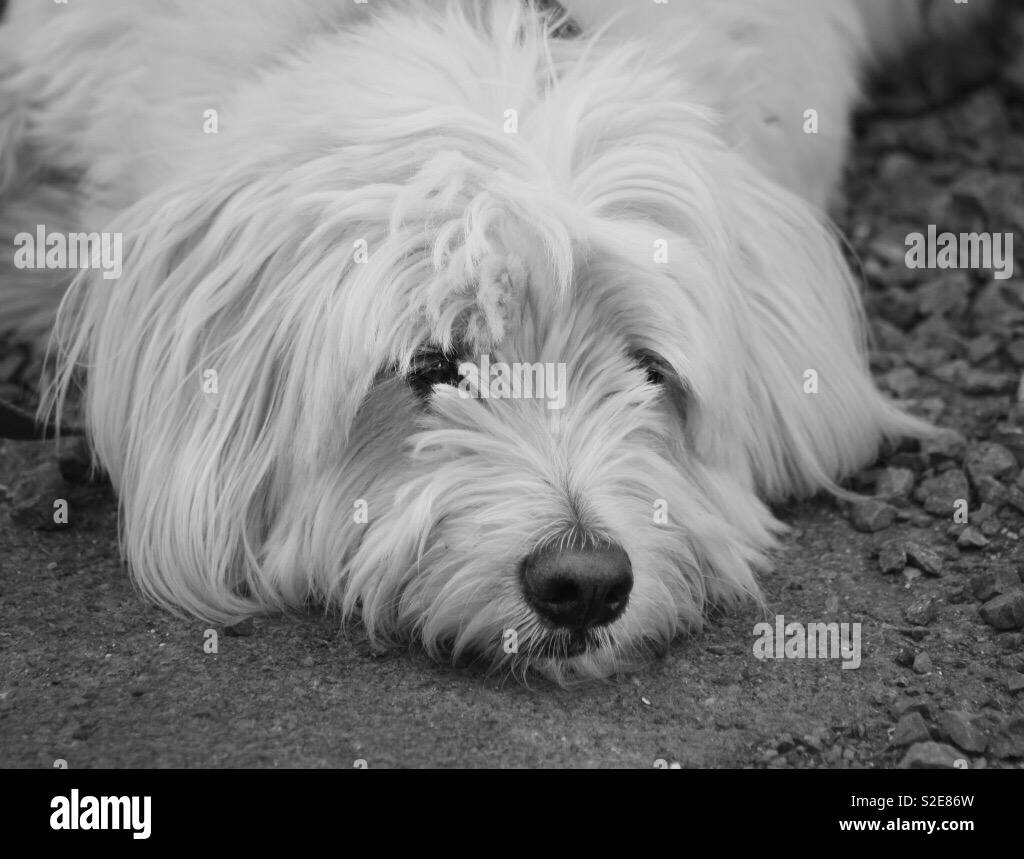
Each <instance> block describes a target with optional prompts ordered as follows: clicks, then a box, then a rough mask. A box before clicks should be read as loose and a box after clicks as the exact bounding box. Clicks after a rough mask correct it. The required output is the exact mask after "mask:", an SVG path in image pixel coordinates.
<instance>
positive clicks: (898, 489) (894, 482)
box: [875, 467, 914, 502]
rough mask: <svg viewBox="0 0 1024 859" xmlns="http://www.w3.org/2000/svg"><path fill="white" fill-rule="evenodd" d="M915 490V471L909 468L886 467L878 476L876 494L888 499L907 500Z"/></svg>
mask: <svg viewBox="0 0 1024 859" xmlns="http://www.w3.org/2000/svg"><path fill="white" fill-rule="evenodd" d="M913 491H914V472H913V471H911V470H910V469H909V468H892V467H890V468H885V469H883V470H882V473H881V474H880V475H879V476H878V483H877V484H876V486H875V494H876V495H877V496H878V497H879V498H883V499H885V500H887V501H893V502H901V501H907V500H909V498H910V495H911V493H912V492H913Z"/></svg>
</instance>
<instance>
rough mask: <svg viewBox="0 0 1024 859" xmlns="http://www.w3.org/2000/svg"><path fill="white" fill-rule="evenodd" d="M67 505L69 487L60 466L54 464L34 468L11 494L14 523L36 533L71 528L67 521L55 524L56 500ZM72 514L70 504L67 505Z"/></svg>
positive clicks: (24, 476)
mask: <svg viewBox="0 0 1024 859" xmlns="http://www.w3.org/2000/svg"><path fill="white" fill-rule="evenodd" d="M59 499H60V500H63V501H65V502H67V501H68V485H67V484H66V483H65V482H64V478H63V477H62V476H61V473H60V469H59V468H58V467H57V463H56V462H53V461H52V460H51V461H49V462H45V463H43V464H42V465H40V466H37V467H36V468H33V469H32V470H31V471H29V472H28V473H27V474H25V475H23V476H22V478H21V479H20V480H19V481H18V483H17V484H16V485H15V487H14V489H13V491H12V492H11V504H12V506H11V511H10V516H11V519H12V520H13V521H14V522H16V523H17V524H18V525H21V526H22V527H25V528H31V529H32V530H34V531H60V530H63V529H65V528H69V527H70V526H71V514H70V512H69V513H68V517H67V519H68V521H67V522H66V523H65V522H57V521H54V515H55V513H56V512H57V508H55V507H54V502H55V501H57V500H59ZM68 507H69V510H70V503H69V504H68Z"/></svg>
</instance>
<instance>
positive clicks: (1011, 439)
mask: <svg viewBox="0 0 1024 859" xmlns="http://www.w3.org/2000/svg"><path fill="white" fill-rule="evenodd" d="M989 440H990V441H993V442H995V443H997V444H1001V445H1002V446H1003V447H1005V448H1006V449H1007V450H1008V451H1010V453H1012V454H1013V457H1014V459H1016V460H1017V465H1018V466H1019V465H1021V464H1022V463H1024V429H1021V428H1020V427H1019V426H1015V425H1013V424H1009V423H999V424H996V428H995V430H993V431H992V433H991V434H990V435H989Z"/></svg>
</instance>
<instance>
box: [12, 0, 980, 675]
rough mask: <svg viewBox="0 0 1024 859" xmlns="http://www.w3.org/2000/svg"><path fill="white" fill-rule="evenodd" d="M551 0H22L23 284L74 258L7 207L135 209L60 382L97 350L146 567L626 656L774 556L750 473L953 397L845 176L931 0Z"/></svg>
mask: <svg viewBox="0 0 1024 859" xmlns="http://www.w3.org/2000/svg"><path fill="white" fill-rule="evenodd" d="M563 5H564V6H566V7H567V10H568V12H569V14H570V15H571V16H572V18H573V20H574V21H575V22H576V23H577V24H578V26H579V29H581V30H582V35H581V36H580V37H579V38H574V39H559V38H554V37H552V36H551V34H550V33H548V32H546V29H545V28H546V24H545V22H544V20H543V19H542V18H541V17H540V15H539V14H538V13H537V12H536V10H533V9H531V8H528V7H527V6H525V5H524V4H522V3H520V2H517V0H489V2H486V3H472V4H468V3H467V4H460V3H456V2H441V0H438V1H437V2H430V0H391V2H384V0H371V2H370V3H368V4H354V3H348V2H342V0H291V2H287V3H285V2H281V0H216V2H211V3H207V4H184V3H179V2H174V0H131V2H129V1H128V0H103V2H97V3H85V2H76V3H73V4H68V5H56V4H53V3H37V4H33V3H30V2H28V0H22V2H21V3H20V4H19V2H18V0H15V2H14V6H13V10H12V14H11V20H10V21H9V22H8V23H7V24H6V25H4V26H3V27H0V230H2V235H3V241H4V245H3V247H0V299H2V300H3V301H4V302H5V304H6V308H7V314H8V319H13V320H14V322H15V323H16V324H17V325H18V327H19V328H21V329H22V330H23V331H30V330H35V331H40V330H42V329H43V328H45V327H47V326H48V324H49V322H50V317H51V316H52V312H53V308H54V307H55V306H56V301H55V300H53V298H48V297H47V296H51V297H52V296H56V297H57V298H59V296H60V294H62V293H63V291H64V289H65V287H66V285H67V281H66V280H63V279H62V278H61V274H60V272H53V271H39V270H31V269H26V268H24V267H18V266H16V265H15V262H16V255H15V252H14V250H13V249H12V247H11V246H10V242H9V237H12V236H14V235H15V234H18V233H22V232H32V231H34V230H35V229H36V226H37V225H39V224H46V225H47V228H48V229H49V230H51V231H54V230H84V231H111V232H116V233H123V235H124V243H125V244H124V247H125V257H124V262H123V274H122V276H121V277H120V279H118V280H106V279H104V278H103V277H102V274H101V273H100V272H95V271H89V272H85V273H83V274H82V275H81V276H80V277H79V278H78V279H77V280H76V281H75V283H74V285H73V287H72V288H71V290H70V292H69V293H68V295H67V297H66V298H65V303H64V306H63V311H62V317H61V321H60V324H59V326H58V329H59V346H60V352H59V357H60V363H59V369H58V376H57V380H56V384H55V387H54V393H53V397H52V398H51V405H57V406H58V407H59V406H60V404H61V403H62V402H63V399H64V397H65V395H66V394H68V393H69V392H71V391H72V390H74V389H76V386H77V384H78V383H79V382H84V394H83V414H84V417H85V421H86V425H87V428H88V431H89V435H90V440H91V442H92V444H93V446H94V449H95V452H96V456H97V459H98V461H99V463H100V464H101V465H102V466H103V467H104V468H105V469H106V470H107V471H108V472H109V474H110V476H111V479H112V481H113V483H114V486H115V487H116V489H117V491H118V494H119V497H120V503H121V511H122V521H123V535H122V537H123V543H124V549H125V553H126V557H127V560H128V562H129V565H130V566H131V569H132V570H133V572H134V574H135V576H136V579H137V581H138V582H139V584H140V585H141V587H142V589H143V590H144V592H146V593H147V594H148V595H150V596H151V597H153V598H154V599H156V600H158V601H159V602H161V603H162V604H165V605H168V606H170V607H173V608H178V609H185V610H187V611H189V612H192V613H194V614H196V615H199V616H201V617H203V618H207V619H210V620H216V621H228V620H236V619H238V618H240V617H242V616H245V615H248V614H253V613H257V612H263V611H268V610H279V609H285V608H289V607H300V606H303V605H306V604H307V603H309V602H311V601H316V602H321V601H325V602H327V603H333V604H337V605H340V606H341V607H342V608H343V609H344V610H345V611H346V612H353V611H358V612H359V613H360V614H361V616H362V618H363V620H364V623H365V624H366V627H367V629H368V630H369V632H370V633H371V634H372V635H374V636H378V637H415V638H417V639H418V640H420V641H421V642H422V643H423V644H424V645H425V646H426V647H427V649H428V650H429V651H430V652H432V653H434V654H439V653H441V652H442V651H444V652H447V651H453V652H454V653H455V654H463V653H465V654H474V655H477V656H481V657H482V658H483V659H484V660H485V661H487V662H488V663H491V664H494V665H503V666H508V667H512V668H526V667H536V668H539V669H541V670H544V671H546V672H547V673H548V674H549V675H551V676H554V677H556V678H559V679H561V678H566V677H569V676H580V675H582V676H603V675H607V674H609V673H611V672H614V671H616V670H619V669H622V668H625V667H628V666H630V665H633V664H636V663H638V662H640V661H641V660H642V658H643V656H644V655H645V654H646V653H647V652H648V651H650V650H651V649H652V648H659V647H662V646H663V645H664V644H665V643H667V642H668V641H669V640H670V639H671V638H672V636H673V635H675V634H676V632H677V631H679V630H680V629H683V628H692V627H694V626H696V625H697V624H699V622H700V619H701V616H702V613H703V611H704V609H705V607H706V605H707V604H708V602H709V601H716V602H724V603H728V602H731V601H734V600H736V599H738V598H740V597H743V596H751V595H756V594H757V593H758V591H757V585H756V583H755V579H754V571H755V570H756V569H757V568H759V567H762V566H763V565H764V564H765V563H766V552H767V551H768V550H769V549H770V548H771V546H772V544H773V535H774V534H775V533H776V532H777V531H778V529H779V525H778V523H777V522H776V520H775V519H774V518H773V517H772V515H771V514H770V512H769V511H768V509H767V507H766V506H765V505H764V503H763V501H762V500H761V499H767V500H771V499H774V498H782V497H786V496H789V495H794V494H809V493H813V492H815V491H818V490H821V489H826V490H829V489H834V488H835V481H837V480H839V479H840V478H842V477H843V476H844V475H846V474H849V473H850V472H851V471H853V470H854V469H856V468H858V467H860V466H861V465H863V464H864V463H866V462H867V461H869V460H870V459H871V458H872V457H873V456H874V455H875V453H876V451H877V448H878V445H879V443H880V441H881V440H882V439H883V438H885V437H895V436H900V435H917V434H922V433H925V432H927V428H926V427H925V425H923V424H921V423H919V422H917V421H915V420H913V419H911V418H909V417H907V416H906V415H904V414H903V413H902V412H900V411H899V410H897V409H896V408H895V407H894V406H892V405H891V404H889V403H887V402H885V401H884V400H883V398H882V397H881V396H880V395H879V394H878V392H877V391H876V390H875V388H874V386H873V384H872V382H871V379H870V375H869V373H868V371H867V366H866V361H865V358H864V353H863V347H862V326H861V319H860V310H859V300H858V298H857V295H856V290H855V287H854V284H853V282H852V280H851V277H850V275H849V273H848V271H847V269H846V267H845V264H844V262H843V260H842V258H841V256H840V254H839V251H838V247H837V242H836V240H835V238H834V237H833V236H832V235H831V234H830V232H829V231H828V229H827V228H826V226H825V225H824V221H823V218H822V216H821V215H820V214H819V210H820V209H821V207H823V206H824V205H825V203H826V202H827V201H828V199H829V198H830V196H831V195H832V194H833V193H834V191H835V188H836V185H837V181H838V176H839V173H840V169H841V165H842V160H843V153H844V150H845V147H846V141H847V127H848V119H849V113H850V111H851V110H852V107H853V105H854V102H855V100H856V98H857V96H858V92H859V86H860V80H861V76H862V72H863V69H864V67H865V66H866V65H867V64H868V63H869V62H871V59H872V57H874V56H884V55H888V54H890V53H892V52H893V51H894V50H895V49H896V45H897V44H898V43H899V42H901V41H904V40H906V39H908V38H910V36H911V34H912V31H913V29H914V26H913V25H914V20H915V19H914V18H913V14H914V10H915V9H917V7H918V4H916V3H911V2H909V0H907V2H903V0H893V2H888V0H885V2H883V0H860V2H858V0H760V2H759V0H689V2H687V0H672V2H671V3H669V4H660V3H651V2H647V0H643V2H640V0H637V2H636V3H635V4H634V5H633V7H632V8H628V9H627V12H626V14H624V15H620V16H619V17H617V18H616V17H614V16H613V15H612V14H611V13H612V12H613V11H616V10H618V9H619V8H620V7H621V6H627V7H628V6H629V4H621V3H615V2H611V0H593V2H587V0H580V2H577V3H572V2H569V3H563ZM971 5H972V6H973V7H977V5H978V4H976V3H972V4H971ZM950 6H951V7H952V4H950ZM956 8H957V9H959V7H956ZM942 14H944V15H945V14H949V15H950V16H951V17H952V16H953V15H954V14H955V13H952V12H949V11H948V10H944V11H943V13H942ZM964 14H966V13H964ZM951 25H952V26H955V25H956V23H955V21H952V22H951ZM602 26H606V30H605V31H604V32H603V33H602V34H600V35H598V36H597V37H596V40H595V36H594V35H593V34H595V33H596V32H597V31H599V30H600V28H601V27H602ZM211 110H213V111H216V117H215V118H213V119H211V116H212V115H211V114H210V113H209V111H211ZM809 110H813V111H816V112H817V116H816V119H817V129H818V132H817V133H808V131H810V130H813V129H811V128H809V127H808V125H807V123H808V122H810V121H812V120H811V119H810V116H811V115H810V114H808V113H807V111H809ZM211 121H212V122H215V123H216V124H217V126H218V128H217V133H215V134H214V133H204V125H206V126H207V127H206V128H205V131H207V132H209V131H210V130H211V127H210V125H209V123H210V122H211ZM453 356H458V358H466V359H469V360H472V361H478V359H479V358H480V357H481V356H488V357H489V359H490V360H491V361H492V362H506V363H509V364H511V363H512V362H517V361H518V362H530V363H533V362H546V363H548V364H551V365H560V364H564V365H565V367H566V368H567V374H568V375H567V385H566V390H565V392H564V393H565V405H564V408H562V409H550V408H548V404H547V403H546V402H545V400H543V399H538V398H520V399H508V398H500V397H498V398H493V399H479V398H463V397H461V396H459V393H458V392H457V391H456V387H455V385H456V384H457V383H458V379H457V378H453V377H452V374H451V365H450V362H451V361H452V360H454V358H453ZM812 378H813V379H814V381H815V382H816V387H815V385H809V380H810V379H812ZM499 393H500V389H499ZM567 588H568V591H567ZM508 630H514V631H515V635H514V636H512V638H514V639H515V641H516V646H515V647H509V646H507V645H508V642H509V635H508V632H507V631H508Z"/></svg>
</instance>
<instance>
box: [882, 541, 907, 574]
mask: <svg viewBox="0 0 1024 859" xmlns="http://www.w3.org/2000/svg"><path fill="white" fill-rule="evenodd" d="M904 545H905V544H904V543H903V541H902V540H887V541H886V542H885V543H883V544H882V547H881V548H880V549H879V550H878V566H879V567H880V568H881V570H882V572H883V573H886V574H890V575H891V574H894V573H902V572H903V568H904V567H905V566H906V565H907V550H906V548H905V547H904Z"/></svg>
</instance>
